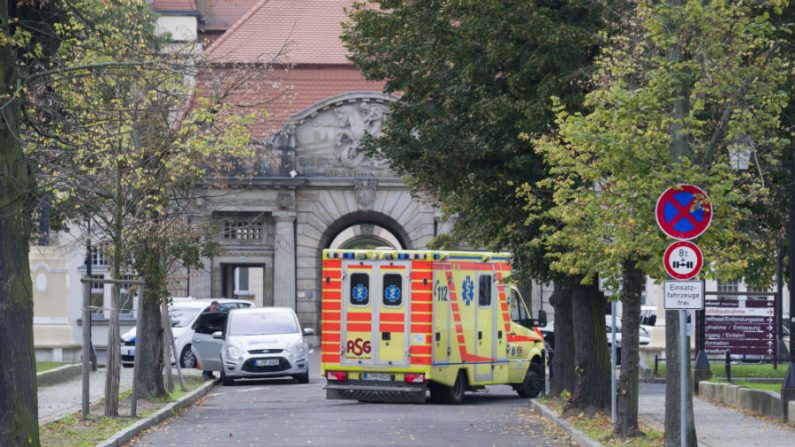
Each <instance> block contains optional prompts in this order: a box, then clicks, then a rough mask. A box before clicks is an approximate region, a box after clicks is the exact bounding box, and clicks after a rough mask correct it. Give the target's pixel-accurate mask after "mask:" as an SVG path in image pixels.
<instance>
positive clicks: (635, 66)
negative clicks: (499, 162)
mask: <svg viewBox="0 0 795 447" xmlns="http://www.w3.org/2000/svg"><path fill="white" fill-rule="evenodd" d="M785 4H786V2H785V1H767V2H754V3H752V4H749V3H746V2H735V1H728V0H725V1H724V0H712V1H708V2H703V1H700V0H687V1H686V0H671V1H668V2H652V1H646V0H642V1H639V2H638V4H637V8H636V9H635V12H634V15H632V16H631V17H630V18H628V20H627V22H626V24H625V26H624V27H623V28H624V29H625V32H624V33H623V34H622V35H621V36H619V37H617V38H616V39H614V42H613V44H612V45H611V46H610V47H609V48H607V49H606V50H605V51H604V53H603V56H602V57H600V59H599V67H600V70H599V72H598V75H597V77H596V83H597V86H598V88H597V89H596V90H595V91H593V92H592V93H590V94H588V96H587V98H586V101H585V105H586V107H588V108H589V111H588V113H585V114H580V113H575V114H569V113H567V112H566V111H565V107H563V106H561V107H559V108H558V110H559V113H558V121H557V123H558V126H559V131H558V134H557V135H555V136H551V137H545V138H541V139H540V140H538V145H537V147H538V150H539V153H541V154H542V155H543V156H544V159H545V160H546V162H547V163H548V165H549V166H550V174H551V175H550V177H549V178H548V179H546V180H544V181H542V182H540V183H539V184H538V185H537V187H540V188H544V189H547V188H552V189H554V201H555V204H556V206H555V207H554V208H552V209H551V210H550V211H549V213H550V214H551V217H552V218H553V219H554V220H556V221H559V222H561V223H562V225H561V226H557V227H555V228H552V227H546V228H544V229H545V230H546V231H548V238H547V242H548V243H549V247H550V248H551V251H550V254H549V256H550V258H551V259H552V267H553V268H554V269H555V270H557V271H562V272H567V273H572V274H581V275H584V277H585V279H586V280H588V279H590V278H593V277H595V276H596V275H599V276H600V278H602V279H603V280H604V281H606V283H607V284H608V285H609V286H612V287H613V288H615V289H621V290H622V292H621V299H622V300H623V302H624V317H625V318H624V320H623V321H624V333H623V334H622V341H623V343H622V351H623V352H622V370H621V378H620V388H621V389H620V392H619V406H620V408H619V417H618V420H617V423H616V427H615V431H616V433H617V434H618V435H633V434H635V433H636V432H637V430H638V428H637V387H638V384H637V378H638V374H637V362H638V350H637V341H638V335H637V330H638V329H637V321H638V318H637V315H638V313H639V310H640V308H639V305H640V290H641V288H640V281H641V280H642V278H643V275H644V274H645V275H650V276H652V277H654V278H658V279H662V278H664V272H663V271H662V267H661V263H660V256H661V255H662V253H663V251H664V250H665V248H666V246H667V245H668V244H669V243H670V242H671V241H670V240H669V239H666V237H665V236H664V235H663V234H662V233H661V232H660V231H659V229H658V228H657V224H656V223H655V217H654V207H655V204H656V200H657V198H658V197H659V195H660V193H661V192H662V191H663V190H665V189H666V188H668V187H672V186H673V187H675V186H676V185H678V184H681V183H690V184H695V185H699V186H700V187H701V188H702V189H703V190H705V191H706V192H707V194H708V195H709V202H710V205H708V206H711V207H712V210H713V212H714V219H713V222H712V227H711V228H710V229H709V231H707V232H706V233H705V234H704V235H703V236H701V238H700V239H699V242H698V243H699V246H700V247H701V248H702V249H703V251H704V255H705V258H706V260H707V262H706V265H705V275H707V276H711V277H722V278H727V277H728V278H738V277H743V276H744V277H745V278H747V279H748V280H749V281H751V282H761V281H765V282H769V281H770V278H772V277H773V275H772V273H773V262H772V257H771V256H769V253H772V252H774V251H775V245H776V237H775V234H776V232H777V231H778V227H775V226H773V227H772V226H771V221H770V220H769V219H767V216H766V215H765V214H764V213H757V212H755V211H757V210H759V209H761V208H766V207H770V206H771V204H773V198H772V195H771V191H770V188H769V186H770V181H771V178H772V176H773V173H774V172H777V171H778V170H779V169H780V159H781V154H782V148H783V147H784V146H785V144H786V141H785V140H784V139H782V138H781V137H780V136H779V135H780V133H779V129H780V126H781V124H780V121H779V116H780V114H781V112H782V109H783V108H784V106H785V105H786V103H787V100H788V98H787V95H786V93H785V91H784V81H785V72H786V65H785V63H784V61H783V60H782V58H781V57H780V56H779V54H778V50H777V45H776V41H775V39H774V33H775V31H776V30H775V27H774V26H773V25H772V24H771V21H770V20H769V17H768V13H767V11H768V10H771V11H775V10H776V8H778V7H781V6H784V5H785ZM761 8H767V9H765V10H763V9H761ZM738 153H739V154H743V153H744V154H745V155H747V156H750V160H751V166H750V169H747V170H738V169H737V168H736V166H733V160H735V159H736V155H737V154H738ZM533 187H535V186H533ZM533 187H528V188H529V189H533ZM530 197H532V196H530ZM538 206H541V205H538ZM693 206H694V207H696V208H697V207H699V206H707V205H704V204H703V203H696V204H695V205H693ZM629 323H631V324H629ZM677 333H678V319H677V318H676V313H675V312H668V313H667V315H666V346H667V347H666V358H668V359H677V358H678V350H677V348H678V343H676V340H677V339H676V334H677ZM678 377H679V372H678V367H677V362H673V361H672V362H669V369H668V377H667V383H668V395H667V398H666V427H665V428H666V430H665V431H666V445H679V419H678V411H679V410H678V405H679V404H678V395H677V389H678V385H677V384H678ZM689 408H690V410H689V412H690V413H691V417H690V421H691V423H692V420H693V419H692V402H690V403H689ZM688 432H689V435H688V445H696V441H695V426H694V425H693V426H691V427H689V430H688Z"/></svg>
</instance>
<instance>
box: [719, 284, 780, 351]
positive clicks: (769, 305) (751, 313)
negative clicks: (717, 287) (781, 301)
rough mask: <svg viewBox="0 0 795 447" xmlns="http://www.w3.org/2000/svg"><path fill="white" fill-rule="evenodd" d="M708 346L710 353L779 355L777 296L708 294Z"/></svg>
mask: <svg viewBox="0 0 795 447" xmlns="http://www.w3.org/2000/svg"><path fill="white" fill-rule="evenodd" d="M704 313H705V326H704V350H705V351H706V352H707V354H710V355H716V354H720V355H723V354H725V353H726V351H730V352H731V353H732V354H737V355H755V356H768V357H770V356H775V355H776V348H777V347H778V333H777V332H778V331H776V324H775V321H776V310H775V298H774V297H773V296H760V297H752V298H748V297H744V296H739V297H737V296H731V297H727V296H708V297H707V300H706V303H705V307H704Z"/></svg>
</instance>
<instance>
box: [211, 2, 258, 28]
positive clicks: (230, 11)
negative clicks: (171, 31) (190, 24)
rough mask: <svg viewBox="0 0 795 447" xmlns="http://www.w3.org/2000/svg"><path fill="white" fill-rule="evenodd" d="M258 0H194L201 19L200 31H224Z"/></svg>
mask: <svg viewBox="0 0 795 447" xmlns="http://www.w3.org/2000/svg"><path fill="white" fill-rule="evenodd" d="M258 1H259V0H196V6H198V8H199V12H201V16H202V20H201V23H200V24H199V27H200V28H201V30H202V31H226V30H228V29H229V28H231V27H232V25H234V24H235V23H236V22H237V21H238V20H240V18H241V17H243V15H244V14H245V13H247V12H248V11H250V10H251V8H253V7H254V5H256V4H257V2H258Z"/></svg>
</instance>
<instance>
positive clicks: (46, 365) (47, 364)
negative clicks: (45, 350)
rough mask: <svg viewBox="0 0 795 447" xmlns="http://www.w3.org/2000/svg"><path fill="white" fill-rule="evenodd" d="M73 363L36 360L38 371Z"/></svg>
mask: <svg viewBox="0 0 795 447" xmlns="http://www.w3.org/2000/svg"><path fill="white" fill-rule="evenodd" d="M70 364H71V363H62V362H36V372H37V373H40V372H44V371H49V370H51V369H55V368H59V367H61V366H64V365H70Z"/></svg>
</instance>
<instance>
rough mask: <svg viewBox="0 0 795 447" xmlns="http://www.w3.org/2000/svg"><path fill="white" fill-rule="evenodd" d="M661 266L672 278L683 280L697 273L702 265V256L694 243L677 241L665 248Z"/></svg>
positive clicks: (693, 276)
mask: <svg viewBox="0 0 795 447" xmlns="http://www.w3.org/2000/svg"><path fill="white" fill-rule="evenodd" d="M663 266H664V267H665V271H666V272H668V274H669V275H671V277H672V278H674V279H678V280H680V281H684V280H688V279H690V278H695V277H696V275H698V273H699V272H700V271H701V267H703V266H704V256H703V255H702V254H701V249H699V248H698V246H697V245H696V244H694V243H692V242H688V241H678V242H674V243H673V244H671V245H669V246H668V249H666V250H665V254H664V255H663Z"/></svg>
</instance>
